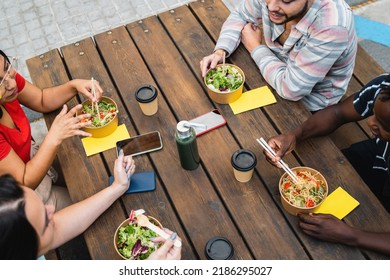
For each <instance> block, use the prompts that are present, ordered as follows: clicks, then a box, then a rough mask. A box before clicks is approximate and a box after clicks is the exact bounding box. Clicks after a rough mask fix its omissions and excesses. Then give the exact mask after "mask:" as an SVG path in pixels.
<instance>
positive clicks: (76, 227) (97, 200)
mask: <svg viewBox="0 0 390 280" xmlns="http://www.w3.org/2000/svg"><path fill="white" fill-rule="evenodd" d="M122 194H123V191H121V188H119V187H117V186H110V187H107V188H105V189H103V190H102V191H100V192H98V193H96V194H94V195H93V196H91V197H89V198H87V199H85V200H82V201H80V202H78V203H75V204H73V205H71V206H68V207H66V208H64V209H62V210H60V211H59V212H57V213H55V215H54V221H55V231H56V232H55V234H54V236H55V238H56V239H55V240H54V242H53V248H57V247H58V246H60V245H62V244H64V243H65V242H67V241H69V240H70V239H72V238H74V237H76V236H78V235H79V234H81V233H83V232H84V231H85V230H86V229H87V228H88V227H89V226H90V225H91V224H92V223H93V222H94V221H95V220H96V219H97V218H98V217H99V216H100V215H101V214H102V213H103V212H104V211H106V210H107V209H108V207H110V206H111V205H112V204H113V203H114V201H115V200H117V199H118V198H119V197H120V196H121V195H122Z"/></svg>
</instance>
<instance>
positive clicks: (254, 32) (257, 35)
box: [241, 23, 265, 53]
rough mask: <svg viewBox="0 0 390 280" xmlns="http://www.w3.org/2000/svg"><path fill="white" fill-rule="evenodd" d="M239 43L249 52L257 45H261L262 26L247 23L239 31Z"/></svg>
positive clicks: (262, 38)
mask: <svg viewBox="0 0 390 280" xmlns="http://www.w3.org/2000/svg"><path fill="white" fill-rule="evenodd" d="M241 43H242V44H243V45H244V47H245V48H246V49H247V50H248V52H249V53H251V52H252V51H253V50H254V49H255V48H256V47H257V46H259V45H263V44H264V43H265V42H264V36H263V28H262V26H256V25H254V24H253V23H247V24H246V25H245V26H244V28H243V29H242V31H241Z"/></svg>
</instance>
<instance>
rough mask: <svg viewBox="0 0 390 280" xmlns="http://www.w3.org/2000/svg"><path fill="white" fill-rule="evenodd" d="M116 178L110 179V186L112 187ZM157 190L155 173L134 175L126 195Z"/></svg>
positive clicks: (111, 177)
mask: <svg viewBox="0 0 390 280" xmlns="http://www.w3.org/2000/svg"><path fill="white" fill-rule="evenodd" d="M113 181H114V177H113V176H110V177H109V178H108V184H109V185H111V184H112V182H113ZM155 189H156V176H155V174H154V172H153V171H148V172H139V173H134V174H133V176H131V180H130V186H129V188H128V189H127V191H126V192H125V193H139V192H150V191H154V190H155Z"/></svg>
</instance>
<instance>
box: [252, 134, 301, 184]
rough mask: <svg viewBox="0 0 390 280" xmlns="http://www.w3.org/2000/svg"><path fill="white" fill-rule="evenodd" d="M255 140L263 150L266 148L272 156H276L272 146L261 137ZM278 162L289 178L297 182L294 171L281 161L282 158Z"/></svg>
mask: <svg viewBox="0 0 390 280" xmlns="http://www.w3.org/2000/svg"><path fill="white" fill-rule="evenodd" d="M256 140H257V142H259V144H260V145H261V146H262V147H263V148H264V150H266V151H267V152H268V153H270V154H271V155H272V156H273V157H276V153H275V151H274V150H272V148H271V147H270V146H269V145H268V143H267V142H266V141H265V140H264V139H263V137H261V138H260V140H259V139H256ZM278 162H279V163H280V165H281V166H282V168H283V169H284V171H286V173H287V174H288V175H290V177H291V179H292V180H293V181H294V182H295V183H297V182H298V178H297V176H296V175H295V174H294V172H293V171H292V170H291V169H290V168H289V167H288V165H287V164H286V163H285V162H284V161H283V160H281V159H280V160H278Z"/></svg>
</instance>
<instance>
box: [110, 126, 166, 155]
mask: <svg viewBox="0 0 390 280" xmlns="http://www.w3.org/2000/svg"><path fill="white" fill-rule="evenodd" d="M162 147H163V143H162V140H161V135H160V132H158V131H153V132H149V133H146V134H141V135H137V136H134V137H131V138H129V139H125V140H121V141H118V142H116V155H117V156H118V155H119V151H120V149H123V153H124V154H125V155H126V156H128V155H132V156H136V155H141V154H145V153H149V152H153V151H157V150H161V149H162Z"/></svg>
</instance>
